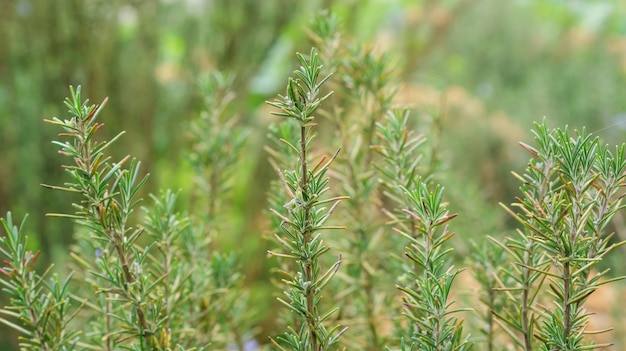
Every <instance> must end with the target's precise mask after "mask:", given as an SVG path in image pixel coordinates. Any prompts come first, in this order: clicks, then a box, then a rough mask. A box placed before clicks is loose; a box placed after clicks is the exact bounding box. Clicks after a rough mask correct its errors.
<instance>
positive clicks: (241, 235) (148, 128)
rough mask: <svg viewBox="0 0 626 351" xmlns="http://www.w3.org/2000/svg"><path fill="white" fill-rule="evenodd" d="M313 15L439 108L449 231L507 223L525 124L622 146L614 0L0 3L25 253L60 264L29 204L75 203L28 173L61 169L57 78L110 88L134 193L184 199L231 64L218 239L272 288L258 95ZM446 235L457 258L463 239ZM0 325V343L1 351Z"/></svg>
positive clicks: (618, 20)
mask: <svg viewBox="0 0 626 351" xmlns="http://www.w3.org/2000/svg"><path fill="white" fill-rule="evenodd" d="M323 8H328V9H331V11H333V12H334V13H335V14H337V15H338V17H339V18H340V20H341V21H342V30H343V32H344V33H345V35H347V36H350V37H351V38H354V39H355V40H360V41H363V42H365V43H369V44H371V45H374V46H375V47H377V48H378V49H379V50H381V51H385V52H387V53H388V54H389V55H391V57H392V58H393V60H392V61H393V62H394V63H393V64H394V68H395V70H396V79H397V81H398V84H399V86H400V89H399V90H398V98H399V100H400V101H402V102H404V103H406V104H408V105H411V106H413V107H415V108H417V109H422V110H424V111H429V110H441V109H442V108H444V109H445V116H446V118H445V121H444V122H445V125H444V129H443V135H442V137H441V140H442V143H441V152H442V155H444V159H445V165H444V167H445V172H446V173H447V174H448V176H447V178H446V180H445V181H446V182H447V184H446V185H447V186H448V188H450V187H452V188H455V189H456V190H455V191H452V192H451V195H450V197H451V199H450V202H451V206H453V209H454V210H455V211H456V212H458V213H460V214H461V216H459V222H458V224H457V226H458V227H459V228H456V229H457V231H459V232H460V234H462V236H463V237H464V238H478V237H480V236H484V235H485V234H493V233H494V232H497V231H505V230H509V229H510V228H511V227H512V225H513V223H511V222H510V220H509V219H508V218H507V216H506V214H505V213H504V211H502V210H501V209H500V208H499V207H498V206H497V203H498V202H504V203H510V202H512V201H513V198H514V196H515V193H516V190H517V186H518V185H517V181H516V180H515V179H514V178H513V177H511V176H510V171H511V170H517V171H521V170H523V168H524V166H525V163H526V160H527V155H526V154H525V153H524V152H523V151H522V150H521V149H520V148H519V147H517V142H518V141H522V140H523V141H526V142H530V141H531V138H532V137H531V135H530V129H531V128H532V123H533V121H541V120H542V119H543V118H544V117H545V118H546V119H547V121H548V124H549V125H550V126H553V127H557V126H564V125H569V126H570V128H572V129H574V128H581V127H582V126H586V127H587V130H588V131H591V132H593V133H594V134H596V135H599V136H600V137H601V138H602V139H603V140H604V141H606V142H607V143H611V144H615V143H622V142H624V135H625V134H626V1H623V0H595V1H582V0H569V1H567V0H506V1H503V0H440V1H436V0H410V1H409V0H326V1H322V0H318V1H315V0H311V1H295V0H263V1H259V0H143V1H142V0H134V1H131V0H126V1H122V0H89V1H87V0H2V1H0V150H1V151H0V213H6V211H8V210H11V211H13V212H14V214H15V216H17V218H22V217H23V216H24V215H26V214H27V213H30V217H29V219H28V224H27V227H26V229H27V232H28V233H29V236H30V239H31V240H32V241H33V246H37V247H40V248H41V249H42V250H43V251H44V252H45V253H46V256H45V259H46V260H47V262H48V263H50V262H54V263H56V264H57V266H58V267H63V266H64V263H65V262H66V261H67V250H68V246H69V245H70V244H71V241H72V233H73V226H72V223H70V222H68V221H65V220H59V219H55V218H49V217H45V216H44V214H45V213H49V212H68V211H71V203H72V201H75V199H73V198H72V197H71V196H69V195H68V194H65V193H60V192H54V191H50V190H47V189H44V188H42V187H41V186H40V184H41V183H47V184H62V183H63V182H64V179H65V178H64V176H65V175H64V172H63V171H62V169H61V168H60V164H61V162H63V160H62V158H61V157H60V156H59V155H57V154H56V151H55V150H56V149H55V148H54V147H53V146H52V145H51V143H50V141H51V140H52V139H53V138H54V137H55V133H56V130H55V129H54V128H53V127H51V126H49V125H46V124H44V123H43V122H42V119H44V118H51V117H53V116H58V117H60V118H63V117H64V116H65V115H66V111H65V110H66V109H65V108H64V106H63V104H62V101H63V99H64V98H65V97H66V96H67V95H68V93H69V91H68V86H69V85H82V88H83V95H84V96H87V97H89V98H90V99H92V100H91V102H92V103H97V102H100V101H102V99H104V97H106V96H108V97H109V103H108V106H107V107H106V109H105V111H104V113H103V121H104V122H105V124H106V128H105V129H104V131H103V134H104V135H103V137H111V136H113V135H115V134H116V133H117V132H118V131H120V130H125V131H126V135H125V136H124V137H123V138H122V139H121V140H120V141H119V142H118V143H117V144H116V145H115V147H114V149H113V150H112V152H113V154H114V155H117V156H118V158H120V157H122V156H124V155H126V154H132V155H134V156H136V157H137V158H138V159H140V160H141V161H142V164H143V169H144V170H147V171H148V172H150V173H151V178H150V181H149V184H148V185H147V187H146V189H145V190H146V193H147V192H156V191H158V189H161V188H165V187H169V188H173V189H179V188H180V189H182V198H183V203H184V202H185V201H189V200H190V198H191V196H190V194H191V190H192V189H193V181H192V179H193V174H192V171H191V167H190V165H189V161H188V158H187V157H186V155H187V154H186V153H187V152H188V150H189V133H188V123H189V121H190V120H191V119H192V118H193V117H194V116H196V115H197V112H198V109H199V107H200V105H201V101H202V96H201V94H200V90H199V89H198V86H197V84H196V82H197V77H199V76H202V75H203V74H206V73H208V72H211V71H213V70H216V69H217V70H220V71H224V72H233V73H235V74H236V79H235V83H234V87H235V88H234V89H235V92H236V94H237V98H236V104H234V107H233V110H234V111H233V113H234V114H236V115H237V116H239V123H242V124H245V125H247V126H250V127H251V128H252V134H251V135H250V138H249V142H248V143H247V144H246V149H245V150H244V153H243V154H244V157H243V159H242V160H241V164H240V168H241V169H240V172H238V176H237V182H236V185H235V187H234V189H233V191H234V198H235V203H236V208H237V209H238V210H237V211H234V212H233V213H232V214H231V215H232V216H233V218H231V219H230V222H231V223H234V225H233V226H232V228H230V231H229V233H228V234H227V235H223V236H220V237H219V238H218V239H217V240H218V241H219V245H220V246H221V247H222V248H223V249H224V250H231V249H233V248H237V250H239V251H240V253H241V256H240V257H241V261H242V262H241V265H242V269H243V271H244V274H245V275H246V277H247V278H246V279H247V284H248V285H249V286H250V287H252V288H253V290H254V291H257V293H253V295H255V294H258V295H259V297H257V298H258V299H259V301H261V299H265V297H267V296H269V295H271V290H272V288H271V284H270V283H269V279H268V275H269V273H268V272H269V270H268V269H267V266H268V264H267V263H266V261H267V258H266V255H265V252H266V249H267V247H268V246H269V245H270V244H268V243H267V241H266V240H265V239H264V238H263V235H262V233H263V231H264V230H266V228H263V223H264V221H263V220H262V217H263V210H264V209H265V208H266V207H267V204H266V202H265V193H266V191H267V188H268V182H269V180H270V179H272V178H273V177H274V176H273V174H272V171H271V170H270V169H269V166H268V164H267V156H266V154H265V153H264V152H263V151H262V146H263V145H264V144H265V143H266V142H267V140H266V138H267V137H266V134H267V129H266V128H267V124H268V121H270V120H271V118H270V117H269V112H268V111H269V109H268V108H267V106H266V105H265V103H264V102H265V101H266V100H268V99H272V98H273V97H274V96H275V95H276V94H277V93H282V92H283V89H284V82H285V79H286V77H287V76H288V75H289V74H290V73H291V71H292V70H293V69H294V67H295V65H296V60H295V55H294V53H295V52H296V51H301V52H308V51H309V50H310V46H311V44H310V41H309V40H308V39H307V34H306V30H305V29H306V27H307V26H308V25H309V21H310V20H311V18H312V17H313V16H314V15H315V14H317V13H318V12H319V11H320V10H321V9H323ZM623 224H624V219H623V217H622V216H621V215H618V216H617V217H616V225H615V230H616V232H617V234H618V237H620V238H621V239H626V227H625V226H624V225H623ZM457 246H458V248H457V252H459V257H462V256H463V253H464V250H467V248H466V247H465V246H464V245H463V243H458V244H457ZM624 253H625V252H624V251H622V252H620V253H618V254H614V255H613V257H616V258H615V259H613V260H612V261H611V262H610V265H611V266H613V268H614V271H615V272H616V274H619V273H620V272H621V273H625V272H626V267H625V266H624V263H623V261H622V260H621V259H620V258H619V256H623V254H624ZM616 289H621V288H620V287H619V286H618V287H617V288H616ZM611 293H612V294H613V295H612V296H613V298H614V300H613V301H620V300H623V297H622V295H621V292H619V291H617V290H616V291H612V292H611ZM620 308H621V307H620ZM268 328H271V327H268ZM5 329H6V328H4V327H0V348H1V349H3V350H9V347H10V346H9V345H12V344H13V342H9V341H8V337H7V336H6V335H5V334H7V333H6V332H4V331H5ZM3 345H7V346H6V348H5V347H3ZM617 349H619V347H618V348H617Z"/></svg>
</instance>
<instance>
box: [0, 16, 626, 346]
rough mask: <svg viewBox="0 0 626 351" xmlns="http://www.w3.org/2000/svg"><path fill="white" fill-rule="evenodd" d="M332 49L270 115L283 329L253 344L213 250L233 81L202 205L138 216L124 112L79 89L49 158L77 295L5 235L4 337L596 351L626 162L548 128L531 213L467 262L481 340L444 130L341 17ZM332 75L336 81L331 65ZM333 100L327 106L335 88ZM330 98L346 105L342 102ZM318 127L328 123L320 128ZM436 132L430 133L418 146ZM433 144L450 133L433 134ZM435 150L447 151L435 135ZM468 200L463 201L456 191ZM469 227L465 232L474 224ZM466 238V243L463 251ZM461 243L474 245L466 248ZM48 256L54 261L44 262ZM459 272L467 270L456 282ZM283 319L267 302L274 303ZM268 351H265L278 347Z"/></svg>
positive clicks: (245, 312)
mask: <svg viewBox="0 0 626 351" xmlns="http://www.w3.org/2000/svg"><path fill="white" fill-rule="evenodd" d="M310 34H311V38H312V39H313V42H314V44H315V46H316V47H317V49H312V50H311V51H310V54H309V55H304V54H298V59H299V63H300V67H299V68H298V69H297V70H296V71H294V75H293V76H292V77H291V78H289V79H288V83H287V88H286V93H285V95H284V96H282V95H280V96H279V97H278V98H277V99H275V100H273V101H271V102H269V104H270V105H271V106H272V107H273V108H275V109H276V110H274V112H273V114H275V115H276V116H278V117H280V118H281V121H279V122H277V123H276V124H273V125H272V126H271V127H270V133H269V134H270V136H271V137H272V140H271V141H270V144H269V145H268V146H267V147H266V150H267V152H268V153H269V154H270V163H271V165H272V167H273V168H274V169H275V170H276V179H275V181H274V182H273V184H272V185H271V187H270V189H271V191H270V194H268V198H269V201H268V202H269V212H270V221H271V223H270V224H269V226H270V227H271V228H270V229H271V230H272V231H273V234H274V235H273V236H272V238H273V245H274V247H272V248H271V249H270V250H269V252H268V253H269V256H270V257H271V258H272V259H273V260H274V259H275V261H278V262H277V265H278V267H279V268H278V273H279V274H280V277H281V278H282V280H281V281H280V282H277V285H278V287H279V289H280V290H282V293H279V296H278V301H279V302H280V304H281V306H284V307H285V308H284V312H285V313H282V314H281V316H280V319H281V321H280V322H279V323H278V324H279V325H280V327H281V328H284V329H283V331H282V333H280V335H279V336H270V337H269V338H268V339H266V340H269V342H268V343H267V344H265V345H263V346H259V345H256V344H255V342H254V340H253V339H254V338H258V337H259V335H257V331H256V330H255V318H256V317H255V316H254V311H255V308H254V306H251V305H250V304H249V303H248V299H247V295H248V292H247V291H246V286H245V283H244V281H243V277H242V275H241V274H240V273H239V270H238V264H237V259H236V256H237V255H236V253H233V254H231V253H225V252H221V251H220V248H219V247H217V245H214V243H213V242H212V238H214V237H215V236H218V235H226V234H228V227H229V224H228V223H227V221H226V220H224V219H223V218H225V217H227V216H226V214H228V213H229V212H231V211H234V210H233V207H232V206H231V204H230V194H229V192H230V190H231V185H232V184H230V183H229V180H230V179H232V178H231V176H232V174H233V173H235V172H237V168H236V164H237V160H238V159H239V157H241V154H242V150H243V145H244V144H245V142H246V140H247V136H248V135H250V133H252V132H253V131H251V130H249V129H246V128H240V127H239V126H238V124H237V123H236V120H235V119H233V118H232V116H230V115H229V114H228V111H229V110H228V108H227V107H228V105H229V104H230V103H231V102H232V101H233V97H234V95H233V93H232V91H231V88H230V86H231V85H232V83H233V76H231V75H228V74H223V73H215V74H214V75H212V76H210V77H209V78H208V79H207V80H206V81H204V82H203V83H202V85H201V87H202V89H203V91H204V94H205V97H206V100H205V105H204V109H203V112H202V113H201V114H200V115H199V116H197V118H196V119H194V121H193V123H192V124H191V125H190V132H191V133H190V134H191V139H192V140H191V142H192V145H191V151H190V154H189V156H190V157H189V159H190V161H191V163H192V166H193V170H194V172H195V175H196V176H197V180H198V181H197V183H196V184H197V187H196V192H195V194H194V195H193V197H192V198H193V202H192V203H193V206H191V207H190V209H188V210H186V211H185V210H181V207H182V206H181V204H180V199H179V193H178V192H176V191H171V190H165V191H163V192H161V193H160V194H159V195H150V198H151V199H152V202H153V204H152V205H147V206H144V207H143V208H142V212H143V215H144V218H143V220H142V219H141V218H140V216H139V214H138V213H136V212H137V211H136V210H137V209H138V206H139V204H140V202H141V196H142V187H143V185H144V184H145V183H146V182H147V181H148V175H147V174H145V173H144V172H143V171H142V170H141V168H140V162H139V161H137V160H135V159H133V158H132V157H130V156H126V157H123V158H122V159H121V160H119V161H114V160H113V158H112V156H111V155H110V154H109V153H108V152H109V146H110V145H111V144H112V143H113V142H115V141H116V140H117V139H119V138H120V137H122V134H123V133H120V134H118V135H116V136H115V137H113V138H112V139H111V140H105V141H98V140H97V138H98V134H97V132H98V131H99V130H100V129H101V128H102V127H103V126H104V124H103V123H101V122H100V120H101V116H100V115H101V113H102V111H103V109H104V107H105V105H106V102H107V101H108V100H107V99H105V100H104V101H103V102H102V103H101V104H99V105H89V104H88V100H83V98H82V96H81V89H80V87H78V88H76V89H74V88H70V95H71V96H70V97H69V98H68V99H66V101H65V104H66V106H67V108H68V116H67V117H64V118H53V119H51V120H46V122H47V123H49V124H51V125H53V126H55V127H58V128H60V129H61V133H59V138H60V140H55V141H53V143H54V144H55V145H56V146H57V147H58V148H59V151H58V152H59V154H61V155H62V156H64V157H66V158H67V159H68V162H67V164H66V165H64V166H63V168H64V169H65V170H66V172H67V175H68V180H67V181H66V183H65V184H63V185H61V186H59V185H45V187H46V188H49V189H52V190H60V191H66V192H70V193H72V194H74V196H75V197H76V200H75V203H74V208H75V212H74V213H62V214H53V215H52V216H53V217H63V218H67V219H71V220H73V221H74V222H75V223H76V225H77V229H76V233H75V237H74V241H75V244H74V245H73V246H72V248H71V249H70V252H69V255H70V256H71V257H72V258H73V262H72V264H71V268H72V273H69V274H67V275H66V277H65V278H59V274H57V273H51V272H52V268H51V267H47V268H45V269H44V270H43V272H41V273H40V272H39V270H38V269H37V266H36V263H37V260H38V258H39V257H40V255H41V253H40V251H34V252H33V250H30V249H29V244H28V241H27V237H26V235H25V232H24V230H23V222H22V224H20V225H17V224H16V222H15V221H14V219H13V218H12V215H11V214H10V213H8V214H7V216H6V218H4V219H2V224H3V227H4V230H5V232H6V236H4V237H3V238H2V239H0V255H2V256H3V257H2V258H3V263H2V267H0V283H1V284H2V287H3V289H2V290H3V292H4V293H6V294H7V295H8V296H9V298H10V302H11V304H10V305H9V306H5V307H3V308H2V309H0V314H1V316H0V322H2V323H3V324H4V325H6V326H8V327H11V328H13V329H15V330H17V331H18V332H19V333H21V337H20V347H21V348H22V349H23V350H107V351H111V350H118V349H127V350H142V351H144V350H232V349H236V350H250V349H251V348H254V349H257V348H265V349H273V348H276V349H280V350H303V351H305V350H306V351H309V350H310V351H322V350H342V349H346V350H364V349H368V350H383V349H386V350H438V351H439V350H469V349H470V348H473V349H483V348H484V349H486V350H494V349H507V350H508V349H518V350H524V351H530V350H546V351H547V350H588V349H594V348H600V347H605V346H608V345H603V344H601V345H594V344H593V341H592V340H591V339H589V338H588V337H587V334H590V333H591V332H593V331H589V330H588V322H589V313H588V312H587V311H586V310H585V306H584V303H585V301H586V300H587V299H588V298H589V296H590V295H591V294H592V293H593V292H594V291H596V290H597V289H598V288H599V287H600V286H601V285H604V284H607V283H610V282H612V281H615V280H617V279H619V278H607V272H608V271H607V270H598V269H597V267H598V264H599V263H600V262H601V261H602V259H604V258H605V257H606V255H607V254H608V253H610V252H611V251H612V250H614V249H615V248H616V247H618V246H620V245H622V244H623V243H624V242H621V241H618V240H615V239H614V238H612V235H611V234H610V233H607V228H608V225H609V223H610V221H611V218H612V217H613V216H614V215H615V214H616V213H617V212H618V211H619V210H621V209H622V208H623V207H624V205H623V204H622V202H621V200H622V198H623V194H624V193H623V190H622V187H623V186H624V180H625V179H626V157H625V153H626V146H624V145H622V146H619V147H616V148H609V147H607V146H604V145H602V144H601V143H600V141H599V139H598V138H594V137H592V136H591V135H590V134H589V133H587V132H586V131H584V130H583V131H581V132H576V133H574V134H570V133H569V131H568V129H567V128H564V129H558V128H557V129H550V128H548V127H547V126H546V124H545V123H544V124H537V125H536V126H535V130H534V134H535V143H534V145H528V144H525V143H522V144H521V145H522V147H523V149H525V150H526V151H527V152H529V153H530V155H531V159H530V161H529V163H528V167H527V169H526V170H525V171H524V173H523V174H522V175H518V174H516V173H514V175H515V177H516V178H517V179H519V180H520V181H521V182H522V185H521V187H520V192H521V195H520V196H519V197H518V198H517V199H516V200H515V203H514V204H513V205H511V206H504V205H502V207H503V208H504V210H505V211H506V212H508V213H509V214H510V215H511V216H512V217H513V218H514V219H515V220H517V222H518V223H519V225H520V229H519V230H518V231H517V234H516V235H515V236H507V237H504V238H502V236H501V235H496V234H497V233H493V235H492V236H490V237H489V239H488V240H485V241H484V242H481V243H479V244H474V247H475V249H474V250H473V252H472V255H470V258H469V260H468V262H469V264H468V265H469V266H471V268H472V271H473V272H474V274H475V277H476V278H475V280H476V282H477V283H478V286H479V287H480V289H481V290H480V291H478V292H477V294H478V295H477V296H478V298H477V301H480V302H481V303H482V304H484V306H482V307H481V306H478V305H477V304H476V306H473V307H476V311H475V312H476V313H477V314H478V316H479V319H478V320H479V323H478V324H479V325H477V326H476V327H475V328H474V330H479V331H480V332H481V333H482V334H483V338H482V339H478V338H474V337H473V336H471V335H469V334H467V333H466V332H464V328H463V327H466V326H467V324H468V322H465V323H464V320H463V319H462V317H461V314H459V313H458V312H461V311H467V309H466V308H463V307H461V306H460V304H457V303H456V302H455V300H456V299H457V296H458V294H457V293H456V292H455V291H456V290H457V287H458V284H457V283H455V282H456V281H458V277H459V276H460V274H461V272H462V269H459V268H456V267H455V265H454V264H453V263H455V262H453V257H452V255H451V253H452V251H453V245H452V244H451V241H452V239H453V238H455V237H456V236H455V235H454V233H453V232H452V231H450V230H449V228H448V224H449V222H450V221H451V220H453V219H454V218H455V217H457V214H455V213H451V212H450V211H449V210H448V208H449V203H448V202H447V201H446V197H445V196H446V195H445V194H446V193H445V192H444V189H443V187H442V186H440V185H438V183H439V181H438V178H437V176H438V173H439V172H442V170H440V169H438V167H439V164H440V163H443V162H445V159H441V158H440V156H439V155H438V154H437V143H438V142H439V141H436V142H433V141H432V140H431V139H429V136H430V134H429V131H433V130H434V129H433V128H436V126H435V125H434V124H433V123H430V124H429V123H426V122H424V121H423V120H421V119H420V118H419V117H420V115H419V114H418V113H417V111H413V110H411V109H409V108H407V107H406V106H396V104H395V103H394V96H395V93H394V92H395V88H396V86H395V83H394V81H393V76H394V74H393V70H392V69H390V66H391V64H390V61H389V56H387V55H381V54H378V53H377V52H376V50H374V49H371V48H370V47H368V46H367V45H364V44H362V43H357V42H354V41H352V40H351V39H349V38H345V37H343V36H342V33H341V32H340V30H339V23H338V21H337V19H336V18H335V17H333V16H332V15H329V14H326V15H323V16H320V17H318V18H316V20H315V22H314V24H313V26H312V28H311V33H310ZM323 60H324V61H326V66H325V65H324V62H323ZM329 87H330V88H329ZM331 89H332V91H331ZM320 117H321V118H320ZM419 132H422V133H419ZM435 132H436V131H435ZM435 132H433V133H435ZM458 186H463V185H462V184H459V185H458ZM458 215H459V216H462V215H463V214H462V213H459V214H458ZM459 234H460V235H459V236H458V237H460V238H462V237H463V235H464V234H465V233H463V232H460V233H459ZM455 240H458V239H455ZM43 254H45V252H44V253H43ZM457 265H458V264H457ZM267 303H268V304H269V303H270V302H269V301H268V302H267ZM265 338H266V336H261V339H259V340H264V339H265Z"/></svg>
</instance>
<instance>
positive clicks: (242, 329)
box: [184, 71, 254, 350]
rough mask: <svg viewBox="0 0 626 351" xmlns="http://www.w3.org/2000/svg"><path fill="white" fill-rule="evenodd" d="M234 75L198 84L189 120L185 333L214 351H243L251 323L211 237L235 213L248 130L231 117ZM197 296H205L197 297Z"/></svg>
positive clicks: (231, 271) (230, 266) (239, 283)
mask: <svg viewBox="0 0 626 351" xmlns="http://www.w3.org/2000/svg"><path fill="white" fill-rule="evenodd" d="M234 79H235V77H234V75H233V74H226V73H222V72H219V71H216V72H212V73H211V74H209V75H208V76H207V77H205V78H203V79H201V80H200V81H199V87H200V92H201V93H202V96H203V100H204V104H203V106H202V110H201V111H200V113H199V114H198V115H197V116H196V117H195V118H194V119H193V120H192V121H191V123H190V127H189V131H190V134H191V150H190V153H189V160H190V162H191V164H192V166H193V169H194V173H195V184H196V185H197V187H195V188H194V191H193V194H192V195H193V199H192V206H191V208H192V209H193V212H192V215H193V221H192V223H193V227H192V230H191V231H190V232H189V233H188V235H186V236H185V238H184V241H185V244H184V253H185V255H188V256H189V257H194V262H193V265H196V266H200V267H204V269H202V270H199V269H197V268H194V267H187V270H186V271H187V272H192V273H191V274H190V276H189V281H188V284H189V289H190V291H189V294H188V299H189V300H190V302H191V303H190V304H189V305H190V306H193V307H191V309H192V310H193V313H191V314H190V316H189V317H190V318H188V320H187V329H189V330H194V331H195V332H196V333H197V334H198V335H200V336H201V338H200V339H201V340H203V342H204V343H207V344H211V346H212V347H214V348H226V347H227V346H228V345H230V344H234V345H236V347H237V348H238V349H240V350H242V349H243V347H244V343H245V338H249V337H251V336H250V335H249V333H250V331H251V329H252V323H253V322H254V318H252V316H253V312H254V309H252V308H251V306H249V304H248V302H247V301H248V293H247V292H246V291H245V290H244V288H243V276H242V275H241V274H240V272H239V271H238V268H239V262H238V260H237V255H236V254H235V253H223V252H221V251H220V250H219V249H220V248H219V247H217V245H216V243H215V242H214V241H215V240H214V239H216V237H218V236H220V235H223V234H224V233H229V232H231V231H232V229H231V228H232V221H231V220H229V219H230V218H232V217H233V213H234V212H235V211H234V210H235V208H234V206H233V201H232V188H233V185H234V181H235V180H236V179H237V177H236V175H237V174H236V173H237V169H238V165H239V164H238V161H239V159H240V156H241V153H242V149H243V146H244V145H245V142H246V139H247V136H248V135H249V132H250V130H249V129H248V128H246V127H242V126H240V125H239V120H238V118H236V116H234V114H233V113H232V103H233V101H234V99H235V96H236V95H235V92H234V91H233V84H234ZM198 291H201V292H204V293H203V294H199V293H198Z"/></svg>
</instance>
